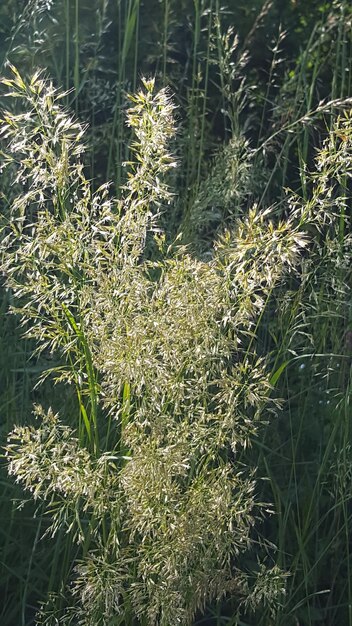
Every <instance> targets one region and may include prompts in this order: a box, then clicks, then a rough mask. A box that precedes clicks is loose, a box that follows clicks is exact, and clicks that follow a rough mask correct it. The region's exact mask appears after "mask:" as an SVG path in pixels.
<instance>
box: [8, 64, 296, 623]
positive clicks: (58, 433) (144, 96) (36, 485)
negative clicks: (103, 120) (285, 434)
mask: <svg viewBox="0 0 352 626" xmlns="http://www.w3.org/2000/svg"><path fill="white" fill-rule="evenodd" d="M12 69H13V73H14V77H13V78H12V79H10V80H7V79H6V80H4V81H3V82H4V84H5V85H6V86H7V87H8V89H9V95H11V96H12V97H14V98H16V100H19V101H20V103H21V105H22V107H24V109H25V110H24V112H23V113H17V114H14V113H11V112H10V111H7V112H5V113H4V114H3V120H2V128H1V132H2V136H3V138H5V139H6V143H7V148H6V150H5V152H6V158H5V161H6V164H8V165H10V166H11V167H12V166H13V164H14V163H15V164H16V168H15V169H16V182H17V183H18V184H19V185H20V193H19V195H18V196H17V197H16V198H15V200H14V201H13V203H12V206H11V209H10V215H9V218H8V219H7V220H6V221H5V224H4V225H3V231H2V232H3V239H2V249H3V261H2V271H3V272H4V274H5V276H6V281H7V285H8V287H10V288H11V289H12V290H13V294H14V297H15V300H16V302H17V305H16V309H15V311H16V312H17V314H18V315H20V316H21V319H22V323H23V324H24V325H25V326H26V328H27V329H26V335H27V336H30V337H33V338H34V339H35V340H36V342H37V351H38V352H39V353H40V352H43V351H45V352H46V353H50V354H51V353H55V354H58V355H59V357H60V359H61V364H60V366H58V367H54V368H52V372H51V373H52V374H53V376H54V379H56V380H60V381H66V382H67V383H68V384H69V385H72V386H74V388H75V390H76V397H77V408H78V414H77V415H78V417H77V418H75V416H74V415H71V416H67V415H64V416H62V417H60V418H59V416H57V415H54V414H53V412H52V411H51V409H50V408H48V409H43V408H41V407H38V408H37V409H36V417H37V419H38V420H39V423H38V426H37V427H29V426H24V427H18V428H15V429H14V430H13V431H12V433H11V434H10V435H9V439H8V445H7V457H8V463H9V466H8V467H9V472H10V474H11V475H13V476H14V477H15V479H16V480H17V481H18V482H19V483H20V484H22V486H23V487H24V488H25V489H26V490H28V491H30V492H31V493H32V495H33V497H34V498H35V500H37V501H38V503H42V504H41V505H40V506H44V510H46V511H47V513H48V514H49V515H50V518H51V525H50V527H49V529H48V532H49V533H51V534H52V535H55V534H56V533H57V532H58V530H59V528H61V527H63V528H64V529H65V530H66V532H68V533H69V534H70V536H71V537H72V539H73V540H74V541H75V542H76V543H77V544H78V546H79V551H78V556H77V555H76V558H75V562H73V563H72V567H71V574H70V576H71V580H70V587H71V596H72V597H71V600H70V601H69V602H68V608H67V611H66V613H65V612H64V613H63V616H62V617H61V618H60V619H62V620H64V622H65V620H66V622H67V623H69V620H70V619H71V617H70V615H71V616H72V611H73V610H74V612H75V614H76V615H77V618H76V619H78V621H79V623H81V624H87V625H88V624H91V625H92V626H93V624H94V625H97V624H100V623H101V624H106V623H107V622H108V620H112V619H115V617H116V616H117V615H121V620H122V621H124V623H126V624H127V623H132V620H133V616H136V617H138V619H139V621H140V623H148V624H163V625H164V626H166V625H167V626H171V625H172V624H179V623H182V624H188V623H189V624H190V623H192V619H193V617H194V615H195V613H196V611H198V610H199V609H203V608H204V606H205V603H206V602H207V601H208V600H211V599H212V598H220V597H221V596H222V595H223V594H226V593H228V592H231V593H235V594H236V596H237V598H238V602H239V605H241V604H242V605H243V606H248V605H249V606H252V605H253V606H256V605H257V601H262V600H264V599H266V600H267V601H269V602H275V600H278V599H279V596H280V594H281V592H282V589H283V586H282V585H274V586H273V585H272V584H271V583H270V576H271V574H270V572H271V573H272V575H273V576H274V578H277V571H276V569H275V568H274V569H271V570H270V568H269V569H268V570H266V574H265V576H266V578H265V580H266V579H267V580H268V585H267V586H266V585H264V584H263V582H262V583H261V584H260V591H259V587H258V585H259V583H253V584H252V587H251V585H250V583H249V580H250V579H249V578H248V580H247V575H246V574H245V572H244V571H241V569H240V561H241V559H240V557H241V555H243V554H245V553H247V551H248V550H249V549H250V548H251V546H252V545H253V537H254V535H253V534H252V529H253V527H254V525H255V524H256V520H257V519H258V517H260V516H261V515H262V514H263V512H264V505H262V504H260V503H259V502H257V499H256V497H255V479H254V469H255V468H249V467H246V465H245V464H244V461H241V460H240V459H241V454H242V453H241V451H243V450H245V449H246V447H247V446H248V445H249V443H250V440H251V438H252V437H253V436H254V435H255V434H256V433H257V432H258V428H259V426H260V424H261V422H262V421H263V420H266V419H268V416H269V415H270V413H271V412H275V410H276V408H277V403H276V402H275V400H273V399H272V398H271V386H270V383H269V372H268V369H267V366H266V359H265V358H264V357H263V356H260V355H258V354H257V351H256V329H257V324H258V319H259V318H260V316H261V315H262V311H263V307H265V306H266V303H267V302H268V301H269V300H270V298H271V295H272V293H273V291H274V290H275V288H276V286H277V285H278V284H280V283H281V282H282V280H283V277H284V276H285V274H286V273H287V272H293V271H296V270H297V268H298V267H299V263H300V259H301V255H302V252H303V251H304V250H305V249H306V246H307V242H308V239H307V235H306V234H305V233H304V232H303V231H302V224H300V222H299V221H297V220H295V219H289V220H287V221H279V222H277V223H276V224H275V222H274V221H271V220H270V216H269V215H268V214H267V213H261V212H260V211H258V209H257V208H256V207H255V206H254V207H253V208H252V209H251V210H250V211H249V213H248V215H247V216H246V217H243V218H242V219H238V221H237V223H236V225H235V227H234V228H233V230H232V232H230V231H228V232H226V233H224V234H223V235H222V237H221V238H220V239H219V240H218V242H217V243H216V245H215V247H214V252H213V254H212V257H211V259H210V260H209V261H208V262H204V261H199V260H196V259H194V258H192V256H191V255H190V254H189V252H188V251H187V249H186V248H184V247H180V246H178V245H177V242H175V244H172V245H168V244H167V243H166V241H165V238H164V237H163V234H162V233H161V232H159V230H158V228H157V219H158V213H159V212H160V211H161V210H162V207H163V204H164V203H170V202H172V194H171V192H170V190H169V188H168V186H167V183H166V182H165V175H166V174H167V171H168V170H169V169H170V168H172V167H174V165H175V161H174V159H173V157H172V155H171V154H170V153H169V151H168V148H167V142H168V141H169V139H170V138H172V136H173V135H174V132H175V127H174V122H173V117H172V110H173V105H172V102H171V100H170V97H169V95H168V93H167V91H166V90H165V89H163V90H161V91H159V92H156V93H154V84H153V81H144V88H143V90H142V91H140V92H138V93H137V94H136V95H135V96H132V97H131V101H132V107H131V108H130V110H129V111H128V115H127V122H128V124H130V125H131V126H132V127H133V129H134V130H135V136H136V139H135V142H134V143H133V144H132V151H133V154H134V155H135V160H134V161H133V162H132V163H129V164H128V165H129V167H130V175H129V179H128V183H127V185H126V187H125V188H124V190H123V197H122V199H121V200H120V201H114V200H112V199H110V198H109V196H108V189H107V187H106V186H104V187H103V188H100V189H99V190H98V191H96V192H92V191H91V187H90V184H89V182H88V181H87V179H86V178H85V175H84V170H83V167H82V165H81V163H80V161H79V156H80V154H82V151H83V147H82V144H81V136H82V128H81V127H80V126H79V125H78V124H77V122H75V121H73V120H72V118H71V116H70V115H69V114H68V113H67V112H66V111H65V110H63V109H62V108H61V107H60V99H61V98H62V96H61V94H60V93H58V92H57V91H56V90H55V89H54V88H53V86H52V85H51V83H48V82H47V81H44V80H43V79H42V78H41V77H40V76H39V75H38V74H36V75H35V76H34V77H33V78H32V80H31V81H30V82H26V81H25V80H24V79H22V77H21V76H20V75H19V73H18V72H17V70H16V69H15V68H12ZM22 189H23V190H25V191H22ZM148 240H150V241H151V243H152V242H153V240H154V244H153V246H154V248H155V246H156V250H154V252H153V254H152V257H150V255H148V250H150V245H151V244H150V245H149V244H148ZM153 259H154V260H153ZM61 420H63V421H61ZM65 422H66V425H64V424H65ZM259 571H260V572H262V570H259ZM258 574H259V572H258ZM261 575H262V574H261ZM261 580H264V579H261ZM102 581H105V582H104V584H102ZM63 582H64V585H68V583H69V581H63ZM273 587H275V588H277V589H278V596H277V594H276V593H275V594H273V593H272V590H273ZM251 588H252V590H251ZM274 596H275V597H274ZM74 607H76V608H75V609H74ZM65 615H66V617H65ZM53 619H54V618H53ZM116 619H117V618H116ZM66 622H65V623H66ZM50 623H54V622H50Z"/></svg>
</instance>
